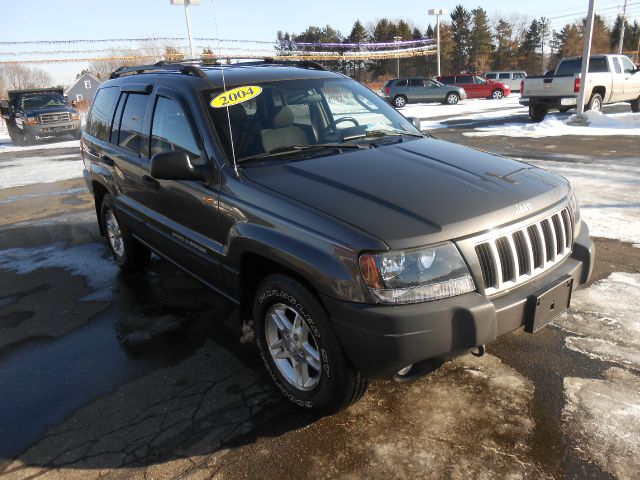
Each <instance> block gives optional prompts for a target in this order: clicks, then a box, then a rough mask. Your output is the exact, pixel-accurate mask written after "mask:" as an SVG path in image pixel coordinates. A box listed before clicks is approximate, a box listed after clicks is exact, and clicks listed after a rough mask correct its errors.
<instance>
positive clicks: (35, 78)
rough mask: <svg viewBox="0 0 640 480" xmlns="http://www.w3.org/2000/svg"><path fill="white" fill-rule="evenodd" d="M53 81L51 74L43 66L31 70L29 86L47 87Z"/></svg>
mask: <svg viewBox="0 0 640 480" xmlns="http://www.w3.org/2000/svg"><path fill="white" fill-rule="evenodd" d="M52 83H53V80H52V79H51V75H49V73H48V72H47V71H46V70H43V69H42V68H34V69H32V70H31V78H30V79H29V84H30V85H29V88H46V87H50V86H51V84H52Z"/></svg>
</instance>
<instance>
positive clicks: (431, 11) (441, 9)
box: [429, 8, 449, 76]
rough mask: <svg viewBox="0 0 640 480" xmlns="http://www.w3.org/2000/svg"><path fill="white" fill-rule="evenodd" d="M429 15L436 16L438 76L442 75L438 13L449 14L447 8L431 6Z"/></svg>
mask: <svg viewBox="0 0 640 480" xmlns="http://www.w3.org/2000/svg"><path fill="white" fill-rule="evenodd" d="M429 15H435V16H436V38H437V44H438V76H440V75H442V73H441V72H440V15H449V10H445V9H444V8H432V9H431V10H429Z"/></svg>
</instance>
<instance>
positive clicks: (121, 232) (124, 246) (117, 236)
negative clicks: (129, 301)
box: [100, 194, 151, 273]
mask: <svg viewBox="0 0 640 480" xmlns="http://www.w3.org/2000/svg"><path fill="white" fill-rule="evenodd" d="M100 224H101V226H102V231H103V232H104V235H105V238H106V240H107V246H108V247H109V250H110V251H111V255H113V259H114V260H115V261H116V263H117V264H118V266H119V267H120V268H121V269H122V270H123V271H125V272H128V273H133V272H138V271H140V270H143V269H144V268H145V267H146V266H147V265H148V264H149V261H150V260H151V251H150V250H149V249H148V248H147V247H145V246H144V245H142V244H141V243H140V242H138V241H137V240H136V239H135V238H133V237H132V236H131V234H130V233H129V231H128V229H127V227H126V225H124V224H122V223H121V222H120V221H119V219H118V217H117V216H116V213H115V210H114V208H113V199H112V198H111V195H109V194H105V196H104V197H102V203H101V205H100Z"/></svg>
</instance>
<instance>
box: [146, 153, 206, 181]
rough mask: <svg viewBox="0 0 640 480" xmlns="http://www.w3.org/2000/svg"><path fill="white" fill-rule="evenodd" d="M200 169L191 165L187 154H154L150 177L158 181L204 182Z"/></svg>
mask: <svg viewBox="0 0 640 480" xmlns="http://www.w3.org/2000/svg"><path fill="white" fill-rule="evenodd" d="M201 168H202V167H200V166H198V165H193V164H192V163H191V160H190V159H189V155H188V154H187V152H183V151H179V150H176V151H171V152H161V153H156V154H155V155H154V156H153V157H151V172H150V173H151V176H152V177H153V178H157V179H159V180H204V175H203V173H202V169H201Z"/></svg>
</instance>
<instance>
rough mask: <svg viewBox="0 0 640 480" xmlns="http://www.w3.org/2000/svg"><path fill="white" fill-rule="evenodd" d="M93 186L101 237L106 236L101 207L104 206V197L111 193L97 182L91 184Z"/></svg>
mask: <svg viewBox="0 0 640 480" xmlns="http://www.w3.org/2000/svg"><path fill="white" fill-rule="evenodd" d="M91 186H92V187H93V198H94V199H95V204H96V215H97V216H98V226H99V227H100V235H102V236H104V227H103V226H102V220H101V219H100V206H101V205H102V199H103V197H104V196H105V195H106V194H107V193H109V191H108V190H107V188H106V187H105V186H104V185H102V184H101V183H100V182H96V181H95V180H94V181H93V182H91Z"/></svg>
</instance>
